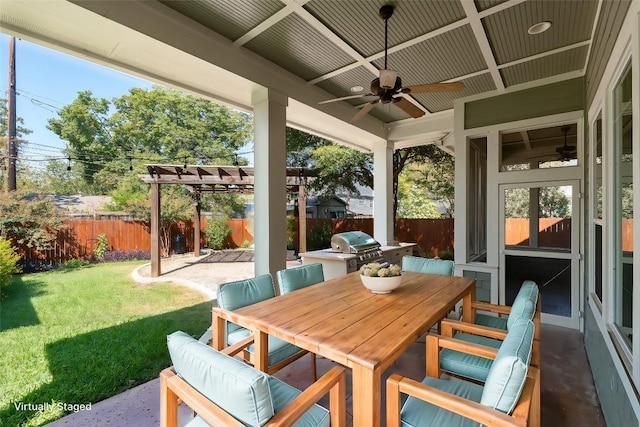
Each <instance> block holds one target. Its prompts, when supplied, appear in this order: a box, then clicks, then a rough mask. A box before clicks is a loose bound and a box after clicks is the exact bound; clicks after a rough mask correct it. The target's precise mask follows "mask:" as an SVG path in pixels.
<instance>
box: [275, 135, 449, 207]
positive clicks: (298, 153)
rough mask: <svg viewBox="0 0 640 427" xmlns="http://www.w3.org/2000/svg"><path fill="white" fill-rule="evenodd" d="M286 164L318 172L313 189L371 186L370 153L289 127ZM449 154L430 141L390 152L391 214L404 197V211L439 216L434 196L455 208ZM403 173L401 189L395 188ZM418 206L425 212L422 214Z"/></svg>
mask: <svg viewBox="0 0 640 427" xmlns="http://www.w3.org/2000/svg"><path fill="white" fill-rule="evenodd" d="M287 165H288V166H298V167H309V168H311V169H313V170H314V172H315V173H316V174H317V177H316V179H315V180H314V181H313V182H312V183H311V185H310V186H309V188H310V190H311V191H314V192H317V193H322V194H325V195H335V194H336V193H337V192H339V191H341V190H343V191H347V192H350V193H357V191H358V190H357V185H362V186H365V187H370V188H373V155H372V154H370V153H364V152H361V151H358V150H355V149H352V148H349V147H345V146H342V145H338V144H336V143H333V142H331V141H329V140H326V139H324V138H320V137H317V136H313V135H310V134H307V133H306V132H303V131H300V130H297V129H292V128H287ZM453 167H454V163H453V157H452V156H450V155H448V154H447V153H445V152H443V151H442V150H440V149H438V148H437V147H435V146H434V145H426V146H419V147H410V148H404V149H400V150H395V151H394V153H393V192H394V206H393V207H394V209H393V211H394V213H397V212H398V209H399V205H398V200H399V198H407V200H406V201H405V203H404V208H402V210H401V213H402V215H409V216H410V217H412V218H415V217H422V218H424V217H434V216H437V217H439V216H440V215H439V213H437V212H438V211H437V209H436V208H435V205H434V204H433V201H432V200H434V199H435V200H441V199H445V200H446V201H447V202H449V204H450V206H451V211H452V210H453V193H454V186H453V185H454V184H453ZM403 171H410V174H409V175H407V177H406V180H407V185H406V186H405V191H403V190H402V188H399V182H400V176H401V174H402V173H403ZM421 210H425V211H424V212H423V213H420V211H421Z"/></svg>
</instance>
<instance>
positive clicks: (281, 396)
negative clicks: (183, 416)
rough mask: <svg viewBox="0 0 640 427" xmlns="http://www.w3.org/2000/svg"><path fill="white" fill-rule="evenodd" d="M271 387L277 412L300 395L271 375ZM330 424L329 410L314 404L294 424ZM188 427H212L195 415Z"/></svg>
mask: <svg viewBox="0 0 640 427" xmlns="http://www.w3.org/2000/svg"><path fill="white" fill-rule="evenodd" d="M269 388H270V390H271V396H272V398H273V406H274V408H275V412H276V414H277V413H278V412H280V411H281V410H282V409H283V408H284V407H285V406H287V405H288V404H289V403H291V401H292V400H293V399H295V398H296V397H298V396H299V395H300V391H299V390H298V389H296V388H294V387H291V386H290V385H288V384H286V383H284V382H282V381H280V380H278V379H277V378H274V377H269ZM330 424H331V417H330V415H329V411H328V410H327V409H325V408H323V407H322V406H319V405H313V406H312V407H311V408H309V410H308V411H307V412H305V413H304V415H302V417H300V418H299V419H298V420H297V421H296V422H295V423H294V424H293V425H294V426H295V427H329V426H330ZM186 427H210V425H209V424H208V423H207V422H206V421H205V420H204V419H202V418H201V417H195V418H194V419H193V420H192V421H191V422H189V423H188V424H187V425H186Z"/></svg>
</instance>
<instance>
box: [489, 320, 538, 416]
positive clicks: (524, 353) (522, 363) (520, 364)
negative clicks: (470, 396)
mask: <svg viewBox="0 0 640 427" xmlns="http://www.w3.org/2000/svg"><path fill="white" fill-rule="evenodd" d="M533 332H534V325H533V322H532V321H531V320H529V319H525V318H519V319H516V320H515V321H514V322H513V325H512V327H511V329H509V332H508V333H507V336H506V338H505V339H504V341H503V343H502V345H501V346H500V349H499V350H498V354H497V355H496V358H495V360H494V361H493V364H492V365H491V369H489V373H488V374H487V380H486V381H485V383H484V389H483V390H482V398H481V399H480V403H482V404H483V405H486V406H490V407H492V408H494V409H498V410H500V411H502V412H504V413H506V414H510V413H511V412H512V411H513V408H515V406H516V403H518V399H519V398H520V393H521V392H522V388H523V387H524V383H525V382H526V379H527V371H528V369H529V361H530V359H531V346H532V344H533Z"/></svg>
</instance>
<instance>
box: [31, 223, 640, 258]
mask: <svg viewBox="0 0 640 427" xmlns="http://www.w3.org/2000/svg"><path fill="white" fill-rule="evenodd" d="M227 223H228V225H229V227H230V228H231V231H232V232H231V236H230V237H229V239H228V240H227V244H228V246H229V247H231V248H237V247H241V246H243V245H245V244H247V243H252V242H253V222H252V221H250V220H248V219H230V220H228V222H227ZM325 224H326V225H328V226H329V228H330V234H331V235H332V234H335V233H340V232H344V231H351V230H361V231H364V232H365V233H367V234H369V235H373V219H371V218H364V219H337V220H336V219H312V218H308V219H307V242H309V238H310V235H311V234H312V233H314V228H315V227H318V226H322V225H325ZM453 225H454V220H453V219H403V218H400V219H398V220H397V221H396V228H395V236H396V240H398V241H401V242H415V243H417V244H418V247H419V249H420V252H421V253H422V254H423V255H429V256H431V255H440V254H441V253H442V252H443V251H453V246H454V240H453ZM206 226H207V222H206V219H205V218H203V219H202V230H205V229H206ZM297 228H298V225H297V221H296V229H297ZM505 229H506V243H507V244H509V245H528V239H529V220H528V219H522V218H511V219H508V220H507V223H506V224H505ZM100 234H106V235H107V240H108V243H109V249H110V250H122V251H135V250H143V251H149V250H150V247H151V236H150V232H149V225H148V224H147V223H145V222H141V221H127V220H119V219H118V220H114V219H108V220H100V219H74V220H69V221H67V222H66V223H65V226H64V227H63V229H62V230H61V231H60V232H59V234H58V238H57V239H56V241H55V242H54V245H53V248H52V249H50V250H47V251H43V252H38V251H35V250H32V249H29V248H26V247H22V248H18V251H19V253H20V255H21V256H22V257H23V259H24V260H25V261H30V260H39V261H40V262H43V261H44V262H51V263H58V262H64V261H67V260H69V259H73V258H90V257H91V256H92V255H93V251H94V249H95V247H96V243H97V241H98V240H97V239H98V236H99V235H100ZM178 234H182V235H183V236H184V244H185V250H186V251H187V252H190V251H193V225H192V223H191V222H181V223H178V224H175V225H174V226H173V227H172V229H171V243H172V246H171V248H170V252H173V251H174V247H173V243H174V242H175V236H176V235H178ZM570 236H571V223H570V220H568V219H557V218H541V219H540V230H539V233H538V244H539V246H546V247H556V248H565V247H568V246H567V245H568V243H569V242H570ZM632 236H633V222H632V220H624V221H623V224H622V237H623V250H625V251H632V250H633V246H632V239H631V238H632ZM204 240H205V238H204V233H202V242H201V247H205V241H204ZM294 241H295V242H296V243H297V242H298V235H297V232H296V234H295V235H294ZM326 244H327V246H328V242H327V243H326Z"/></svg>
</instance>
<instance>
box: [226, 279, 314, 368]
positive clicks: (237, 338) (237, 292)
mask: <svg viewBox="0 0 640 427" xmlns="http://www.w3.org/2000/svg"><path fill="white" fill-rule="evenodd" d="M275 296H276V294H275V288H274V285H273V279H272V278H271V275H270V274H264V275H262V276H258V277H255V278H252V279H245V280H237V281H234V282H228V283H223V284H221V285H219V286H218V290H217V300H218V307H220V308H222V309H224V310H228V311H233V310H236V309H238V308H241V307H246V306H248V305H251V304H256V303H258V302H260V301H264V300H266V299H269V298H275ZM225 334H226V337H224V339H216V337H214V339H213V346H214V348H216V349H217V350H222V348H224V347H225V346H232V345H235V344H238V343H240V342H242V341H243V340H245V339H247V338H249V337H250V336H251V332H250V331H249V330H248V329H246V328H243V327H241V326H239V325H236V324H235V323H232V322H229V321H227V322H226V328H225ZM268 345H269V350H268V351H269V354H268V358H269V360H268V365H269V368H268V369H267V372H268V373H270V374H271V373H274V372H276V371H278V370H279V369H281V368H282V367H284V366H286V365H288V364H289V363H291V362H293V361H294V360H296V359H298V358H300V357H302V356H304V355H305V354H306V353H307V351H306V350H303V349H301V348H300V347H297V346H295V345H293V344H290V343H288V342H286V341H283V340H280V339H278V338H276V337H272V336H269V343H268ZM243 357H244V359H245V360H246V361H247V362H249V363H251V364H254V346H253V344H252V345H250V346H249V347H247V348H246V349H245V350H244V352H243ZM312 363H313V369H312V374H313V378H314V379H315V377H316V375H315V361H314V360H312Z"/></svg>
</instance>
